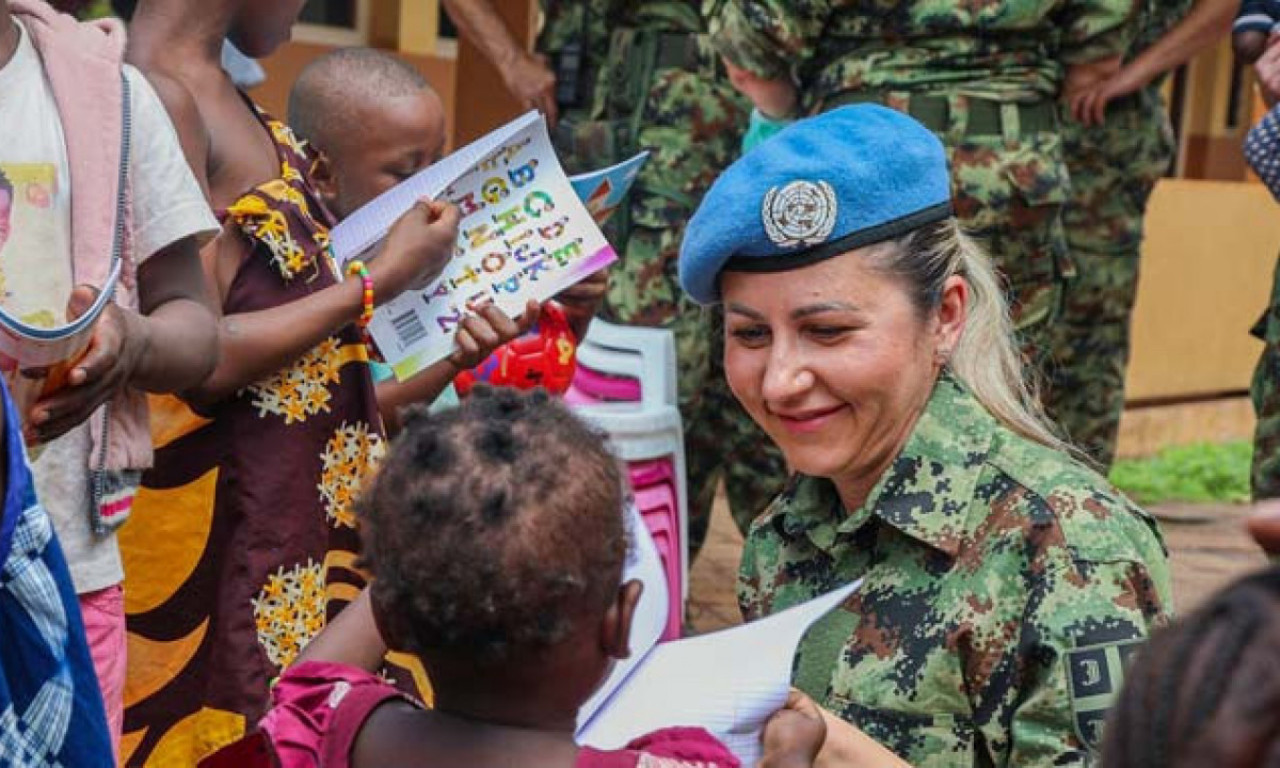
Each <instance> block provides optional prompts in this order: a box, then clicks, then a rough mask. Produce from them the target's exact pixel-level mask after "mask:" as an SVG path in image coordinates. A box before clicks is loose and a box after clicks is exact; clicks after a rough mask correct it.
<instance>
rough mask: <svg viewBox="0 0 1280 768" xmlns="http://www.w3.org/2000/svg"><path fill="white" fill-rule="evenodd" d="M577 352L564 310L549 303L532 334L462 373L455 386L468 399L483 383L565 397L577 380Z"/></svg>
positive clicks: (546, 304) (508, 343) (505, 346)
mask: <svg viewBox="0 0 1280 768" xmlns="http://www.w3.org/2000/svg"><path fill="white" fill-rule="evenodd" d="M577 349H578V340H577V338H576V337H574V335H573V329H572V328H570V327H569V321H568V319H567V318H566V317H565V315H564V310H562V309H560V307H558V306H556V305H555V304H554V303H552V302H547V303H545V304H543V305H542V311H541V312H540V313H539V315H538V320H537V322H536V323H534V326H533V327H532V328H530V329H529V332H528V333H526V334H525V335H524V336H521V337H520V338H518V339H513V340H511V341H509V342H507V343H506V344H504V345H502V346H501V347H499V348H498V349H497V350H495V351H494V353H493V354H492V355H489V358H488V359H487V360H485V361H484V362H483V363H481V364H480V365H477V366H476V367H475V368H472V369H471V370H469V371H463V372H462V373H460V374H458V376H457V378H455V379H454V380H453V386H454V388H455V389H457V391H458V396H459V397H466V396H467V393H468V392H470V391H471V388H472V387H474V386H475V385H476V384H479V383H485V384H492V385H493V386H495V387H515V388H516V389H533V388H534V387H543V388H545V389H546V390H547V391H548V392H550V393H552V394H554V395H562V394H564V393H565V391H567V390H568V389H569V383H570V382H571V381H573V373H574V369H575V368H576V367H577V358H576V355H575V354H574V353H575V352H576V351H577Z"/></svg>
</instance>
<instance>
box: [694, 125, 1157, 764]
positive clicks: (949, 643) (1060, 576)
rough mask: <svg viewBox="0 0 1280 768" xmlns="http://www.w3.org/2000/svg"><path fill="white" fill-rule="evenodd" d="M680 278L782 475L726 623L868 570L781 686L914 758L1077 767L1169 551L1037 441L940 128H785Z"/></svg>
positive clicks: (716, 217) (1139, 630) (729, 186)
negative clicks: (961, 212)
mask: <svg viewBox="0 0 1280 768" xmlns="http://www.w3.org/2000/svg"><path fill="white" fill-rule="evenodd" d="M680 273H681V281H682V283H683V285H684V287H685V290H686V291H688V293H689V294H690V295H691V296H692V297H693V298H694V299H695V300H697V301H699V302H702V303H714V302H717V301H720V300H723V302H724V306H725V326H726V341H725V371H726V375H727V377H728V380H729V385H730V387H731V388H732V390H733V392H734V394H735V395H736V396H737V397H738V398H739V399H740V400H741V401H742V403H743V405H744V406H745V407H746V410H747V411H748V413H750V414H751V416H752V418H754V419H755V420H756V421H757V422H758V423H759V424H760V425H761V427H762V428H763V429H764V430H765V432H767V433H768V434H769V436H770V437H771V438H773V440H774V441H776V442H777V443H778V445H779V446H780V447H781V448H782V451H783V454H784V455H785V456H786V458H787V462H788V464H789V465H790V466H791V467H792V468H794V470H795V471H796V473H797V474H796V475H795V476H794V477H793V478H792V480H791V483H790V485H789V486H788V488H787V489H786V490H785V491H784V492H783V494H782V495H781V496H779V497H778V499H776V500H775V502H774V504H773V505H772V507H771V508H770V509H769V511H768V512H766V513H765V514H764V515H763V516H762V517H761V518H760V519H758V520H757V521H756V523H755V525H754V526H753V527H752V530H751V533H750V535H749V537H748V540H747V544H746V550H745V552H744V554H743V561H742V568H741V574H740V581H739V598H740V602H741V607H742V610H743V613H744V614H745V615H746V617H747V618H748V619H752V618H757V617H760V616H763V615H767V614H771V613H774V612H776V611H779V610H782V609H785V608H787V607H789V606H792V605H795V604H797V603H800V602H803V601H804V600H806V599H808V598H810V597H813V596H815V595H817V594H820V593H822V592H825V591H827V590H829V589H831V588H833V587H835V586H838V585H840V584H844V583H848V582H849V581H852V580H853V579H858V578H861V579H864V583H863V586H862V588H861V589H860V590H859V591H858V592H856V593H855V595H854V596H853V597H852V598H851V599H850V600H849V602H848V603H846V604H845V606H844V610H843V611H839V612H836V613H835V614H834V615H833V616H830V617H828V618H827V619H825V620H824V621H823V622H822V623H821V624H820V625H819V626H818V627H816V628H815V630H814V631H813V632H811V633H810V634H809V636H808V637H807V638H806V640H805V642H804V643H803V644H802V646H801V649H800V652H799V657H798V660H797V680H796V684H797V686H798V687H800V688H801V689H802V690H804V691H806V692H807V693H809V694H810V695H812V696H814V697H815V698H816V699H818V700H819V702H821V703H822V704H824V705H825V706H826V707H828V708H830V709H832V710H834V712H835V713H836V714H838V715H840V716H841V717H843V718H844V719H846V720H848V721H850V722H852V723H854V724H855V725H857V726H859V727H861V728H862V729H864V730H865V731H866V732H867V733H868V734H869V735H870V736H871V737H873V738H874V739H876V740H877V741H880V742H881V743H883V744H885V745H886V746H888V747H889V748H890V749H892V750H893V751H894V752H896V753H898V754H899V755H901V756H902V757H903V758H905V759H907V760H908V761H909V762H911V764H913V765H915V766H917V767H922V766H943V765H945V766H956V765H993V766H1014V765H1016V766H1049V765H1054V766H1064V765H1085V764H1087V762H1088V761H1089V759H1090V757H1089V755H1090V753H1091V752H1092V751H1093V750H1094V748H1095V747H1096V745H1097V744H1098V742H1099V736H1100V734H1099V730H1100V728H1099V726H1100V723H1101V722H1102V719H1103V717H1104V715H1105V711H1106V708H1107V706H1108V705H1109V703H1110V701H1111V698H1112V696H1113V694H1114V693H1115V692H1116V691H1117V690H1118V688H1119V684H1120V678H1121V675H1122V661H1123V659H1124V658H1125V656H1126V655H1127V653H1128V652H1129V650H1130V649H1131V648H1132V647H1133V645H1134V644H1135V643H1137V642H1139V641H1141V640H1142V639H1143V638H1145V637H1146V636H1147V634H1148V633H1149V631H1150V630H1151V628H1152V627H1153V626H1154V625H1156V624H1159V623H1161V622H1163V621H1164V619H1165V617H1166V616H1167V614H1168V612H1169V610H1170V606H1169V596H1170V584H1169V575H1168V568H1167V560H1166V554H1165V551H1164V549H1163V546H1162V543H1161V539H1160V534H1159V531H1158V530H1157V528H1156V524H1155V522H1154V521H1153V520H1152V519H1151V518H1150V517H1148V516H1147V515H1146V514H1144V513H1143V512H1142V511H1141V510H1139V509H1137V508H1136V507H1134V506H1133V505H1132V504H1131V503H1129V502H1128V501H1127V500H1126V499H1125V498H1124V497H1123V496H1121V495H1120V494H1119V493H1118V492H1117V491H1115V490H1114V489H1113V488H1112V487H1111V486H1109V485H1108V484H1107V483H1106V481H1104V480H1103V479H1102V478H1101V477H1099V476H1098V475H1097V474H1095V473H1094V472H1092V471H1090V470H1089V469H1087V468H1085V467H1084V466H1083V465H1081V464H1080V463H1079V462H1077V461H1076V460H1075V459H1074V458H1072V456H1071V455H1070V454H1069V453H1068V451H1067V450H1066V449H1065V448H1064V447H1063V445H1062V444H1061V442H1060V441H1059V440H1058V439H1057V438H1056V437H1055V436H1054V435H1053V433H1052V432H1051V431H1050V429H1049V428H1048V427H1046V426H1045V423H1044V421H1043V417H1042V415H1041V413H1040V411H1039V410H1038V408H1037V406H1036V405H1035V401H1034V399H1033V398H1032V397H1031V395H1030V394H1029V393H1028V391H1027V388H1026V386H1025V384H1024V383H1023V379H1022V367H1021V364H1020V358H1019V355H1018V352H1017V348H1016V346H1015V344H1014V341H1013V338H1012V332H1011V328H1010V322H1009V319H1008V314H1007V309H1006V307H1005V304H1004V301H1003V299H1002V297H1001V292H1000V287H999V283H998V281H997V280H996V277H995V275H994V273H993V271H992V268H991V265H990V264H989V263H988V261H987V259H986V258H985V257H984V256H983V255H982V253H981V252H980V251H979V250H978V249H977V248H976V247H975V246H974V245H973V244H972V242H971V241H970V240H968V239H967V238H966V237H965V236H964V235H963V234H962V233H961V232H960V229H959V225H958V224H957V221H956V218H955V214H954V212H953V210H952V207H951V193H950V184H949V178H948V171H947V164H946V158H945V153H944V150H943V147H942V144H941V143H940V142H939V141H938V139H937V138H935V137H934V136H933V134H932V133H930V132H929V131H927V130H925V129H924V127H923V126H921V125H920V124H918V123H916V122H915V121H914V120H912V119H910V118H909V117H907V116H905V115H902V114H901V113H899V112H896V111H893V110H889V109H885V108H883V107H880V106H875V105H859V106H852V107H843V108H840V109H837V110H834V111H832V112H829V113H826V114H824V115H821V116H819V117H815V118H810V119H808V120H804V121H801V122H799V123H797V124H796V125H794V126H792V127H790V128H788V129H786V130H784V131H783V132H781V133H780V134H778V135H777V136H776V137H775V138H773V139H771V140H769V141H768V142H766V143H764V144H763V145H761V146H760V147H759V148H757V149H756V150H755V151H753V152H750V153H748V154H747V155H746V156H744V157H743V158H742V159H741V160H739V161H738V162H737V163H735V164H734V165H733V166H731V167H730V168H729V170H728V171H726V172H725V174H724V175H723V176H721V178H720V179H719V180H718V181H717V182H716V184H715V186H713V187H712V189H711V192H710V193H709V194H708V196H707V198H706V199H705V200H704V202H703V204H702V207H701V208H700V209H699V210H698V213H697V214H696V215H695V216H694V218H693V220H692V221H691V222H690V225H689V233H688V236H687V237H686V240H685V245H684V249H683V251H682V253H681V260H680Z"/></svg>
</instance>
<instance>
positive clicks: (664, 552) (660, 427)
mask: <svg viewBox="0 0 1280 768" xmlns="http://www.w3.org/2000/svg"><path fill="white" fill-rule="evenodd" d="M577 358H578V360H577V362H578V367H577V371H576V373H575V374H574V378H573V384H572V385H571V386H570V387H569V391H568V392H567V393H566V394H565V400H566V401H567V402H568V403H569V404H570V405H571V406H572V407H573V408H574V409H575V411H576V412H577V413H578V414H579V415H581V416H582V417H584V418H586V419H587V420H588V421H590V422H592V423H594V424H596V425H597V426H598V427H600V428H601V429H603V430H605V431H606V432H607V433H608V435H609V438H610V441H611V442H612V443H613V446H614V449H615V450H616V451H617V452H618V455H619V456H620V457H621V458H622V459H623V461H625V462H626V463H627V469H628V474H629V475H630V479H631V488H632V491H633V492H634V494H635V498H636V505H637V506H638V507H639V508H640V514H641V516H642V517H643V519H644V521H645V524H646V526H647V527H648V528H649V532H650V533H651V534H652V535H653V541H654V544H656V545H657V548H658V554H659V555H660V556H661V557H662V563H663V566H664V568H665V570H666V574H667V586H668V592H669V594H670V595H671V610H670V612H669V613H668V617H667V628H666V631H665V632H664V633H663V635H662V639H664V640H670V639H673V638H677V637H680V634H681V630H682V628H683V625H684V606H685V601H686V599H687V598H688V592H689V584H688V573H689V559H688V558H689V556H688V547H687V542H688V509H689V506H688V496H687V490H686V487H685V477H686V475H685V456H684V430H683V427H682V425H681V421H680V411H679V410H678V409H677V407H676V348H675V341H674V339H673V338H672V336H671V332H670V331H665V330H660V329H655V328H635V327H631V326H621V325H614V324H611V323H606V322H604V321H603V320H594V321H592V323H591V330H590V331H589V332H588V333H587V337H586V338H585V339H583V340H582V342H581V343H580V344H579V346H578V353H577Z"/></svg>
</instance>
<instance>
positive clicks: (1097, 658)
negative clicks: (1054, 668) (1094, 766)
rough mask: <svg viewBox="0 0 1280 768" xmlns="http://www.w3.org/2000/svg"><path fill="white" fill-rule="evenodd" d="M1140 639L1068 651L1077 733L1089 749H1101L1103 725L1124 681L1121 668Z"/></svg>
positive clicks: (1139, 645) (1068, 670) (1069, 676)
mask: <svg viewBox="0 0 1280 768" xmlns="http://www.w3.org/2000/svg"><path fill="white" fill-rule="evenodd" d="M1143 642H1145V641H1143V640H1130V641H1128V642H1122V643H1109V644H1107V645H1094V646H1090V647H1088V648H1074V649H1072V650H1070V651H1067V654H1066V657H1065V659H1064V662H1065V663H1066V665H1067V684H1068V685H1069V686H1070V694H1071V712H1072V714H1073V715H1074V718H1073V719H1074V721H1075V731H1076V736H1078V737H1079V738H1080V741H1081V742H1083V743H1084V745H1085V747H1087V748H1088V749H1089V750H1090V751H1091V752H1097V751H1098V750H1100V749H1101V748H1102V725H1103V723H1104V722H1105V721H1106V719H1107V711H1108V710H1110V709H1111V704H1112V702H1114V701H1115V698H1116V696H1117V695H1118V694H1119V693H1120V688H1121V686H1122V685H1123V684H1124V670H1125V667H1127V666H1128V665H1129V659H1130V657H1131V656H1132V655H1133V653H1134V651H1136V650H1138V649H1139V648H1141V647H1142V644H1143Z"/></svg>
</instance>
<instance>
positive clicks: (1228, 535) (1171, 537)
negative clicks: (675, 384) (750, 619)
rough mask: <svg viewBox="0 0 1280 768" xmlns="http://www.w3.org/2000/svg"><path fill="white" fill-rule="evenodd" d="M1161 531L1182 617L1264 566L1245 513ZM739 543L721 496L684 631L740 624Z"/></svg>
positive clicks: (1160, 513) (1200, 516)
mask: <svg viewBox="0 0 1280 768" xmlns="http://www.w3.org/2000/svg"><path fill="white" fill-rule="evenodd" d="M1151 512H1152V513H1154V514H1155V515H1156V516H1157V517H1158V518H1159V519H1160V524H1161V527H1162V529H1163V530H1164V536H1165V543H1166V544H1167V545H1168V546H1169V550H1170V554H1171V556H1172V559H1173V591H1174V600H1175V602H1176V608H1177V610H1178V612H1179V613H1185V612H1187V611H1189V610H1191V609H1192V608H1194V607H1196V606H1197V605H1199V604H1200V603H1201V602H1203V601H1204V600H1205V599H1206V598H1207V597H1208V596H1209V595H1211V594H1212V593H1213V592H1214V591H1215V590H1217V589H1218V588H1220V587H1222V586H1224V585H1226V584H1227V583H1228V582H1230V581H1231V580H1233V579H1235V578H1236V577H1238V576H1241V575H1243V574H1245V573H1248V572H1249V571H1252V570H1254V569H1256V568H1259V567H1261V566H1263V565H1265V564H1266V562H1267V561H1266V557H1265V556H1264V555H1263V554H1262V552H1261V550H1259V549H1258V548H1257V546H1256V545H1255V544H1254V543H1253V541H1252V540H1251V539H1250V538H1249V537H1248V535H1247V534H1246V533H1245V531H1244V528H1243V526H1242V522H1241V521H1242V520H1243V518H1244V517H1245V515H1246V514H1247V512H1248V507H1244V506H1233V505H1162V506H1157V507H1152V508H1151ZM741 551H742V537H741V536H740V535H738V530H737V528H736V527H734V524H733V520H732V519H731V518H730V517H729V510H728V506H727V505H726V504H725V501H724V497H723V495H721V496H720V497H719V498H717V500H716V506H715V510H714V513H713V517H712V521H711V532H710V533H709V534H708V535H707V543H706V546H705V547H704V548H703V550H702V553H701V554H700V555H699V556H698V559H697V561H696V562H695V563H694V565H693V569H692V573H691V574H690V579H689V613H688V615H689V628H690V630H691V631H692V632H694V633H699V634H700V633H705V632H711V631H714V630H717V629H721V628H723V627H727V626H731V625H733V624H737V623H738V622H739V621H741V619H740V618H739V615H738V605H737V602H736V601H735V598H734V580H735V577H736V574H737V568H738V556H739V553H740V552H741Z"/></svg>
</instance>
